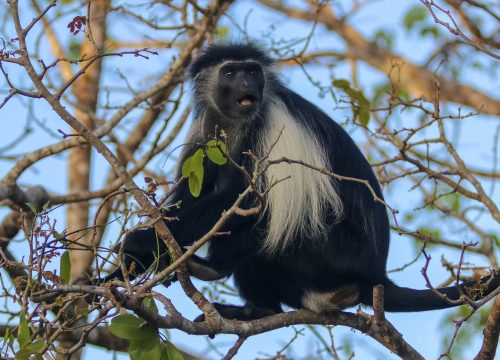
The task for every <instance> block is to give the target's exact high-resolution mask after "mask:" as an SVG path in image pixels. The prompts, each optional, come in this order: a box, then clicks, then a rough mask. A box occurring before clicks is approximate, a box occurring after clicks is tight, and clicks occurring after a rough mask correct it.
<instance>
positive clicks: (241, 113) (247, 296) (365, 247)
mask: <svg viewBox="0 0 500 360" xmlns="http://www.w3.org/2000/svg"><path fill="white" fill-rule="evenodd" d="M190 76H191V78H192V80H193V84H194V100H193V103H194V107H195V121H194V124H193V125H192V128H191V131H190V135H189V136H188V142H189V143H190V145H187V146H186V148H185V149H184V150H183V154H182V156H181V158H180V162H179V163H180V164H181V165H182V163H183V162H184V160H185V159H186V158H187V157H188V156H190V155H192V154H193V153H194V151H196V150H197V149H198V148H199V145H195V144H194V143H199V144H206V142H207V141H208V140H209V139H210V138H211V136H213V134H214V133H215V129H216V128H218V129H219V130H220V129H224V131H225V132H226V133H227V134H228V140H227V145H228V149H229V150H228V151H229V154H230V156H231V157H232V158H233V159H234V161H236V162H237V163H239V164H243V165H244V166H245V167H246V168H247V169H248V170H249V171H251V170H252V166H253V165H252V162H251V161H250V160H249V158H248V157H247V156H244V155H243V154H242V153H243V152H244V151H246V150H251V151H252V152H254V153H256V154H261V155H262V148H261V147H260V148H259V147H258V145H257V144H259V143H261V142H262V139H263V138H264V139H265V138H266V136H268V135H267V134H266V131H267V129H268V123H269V122H270V121H271V120H272V119H271V117H272V116H276V114H278V115H277V116H281V117H282V119H285V120H286V121H288V124H287V123H286V122H285V123H284V126H285V128H286V127H287V126H290V127H293V126H296V127H297V128H299V129H306V130H307V132H308V134H309V136H310V138H311V139H313V140H314V141H316V145H315V148H312V149H302V150H306V151H315V152H321V151H323V152H324V157H325V158H326V161H327V166H328V167H329V168H330V170H331V171H332V172H334V173H337V174H339V175H344V176H349V177H354V178H359V179H364V180H368V182H369V184H370V186H371V187H372V188H373V190H374V191H375V192H376V194H377V196H378V197H379V198H382V193H381V191H380V187H379V184H378V181H377V179H376V177H375V175H374V173H373V171H372V169H371V167H370V165H369V164H368V162H367V160H366V159H365V157H364V156H363V155H362V153H361V152H360V150H359V149H358V147H357V146H356V145H355V143H354V142H353V140H352V139H351V138H350V136H349V135H348V134H347V133H346V132H345V131H344V130H343V129H342V128H341V127H340V126H339V125H338V124H337V123H335V122H334V121H333V120H332V119H331V118H330V117H328V116H327V115H326V114H325V113H323V112H322V111H321V110H320V109H318V108H317V107H316V106H314V105H313V104H311V103H310V102H309V101H307V100H305V99H304V98H302V97H301V96H300V95H298V94H296V93H295V92H293V91H292V90H290V89H289V88H287V87H286V86H284V85H283V84H282V83H281V82H280V80H279V78H278V76H277V75H276V74H275V72H274V69H273V61H272V60H271V58H270V57H269V56H268V55H267V54H266V53H265V52H264V51H262V50H261V49H260V48H258V47H257V46H255V45H251V44H250V45H243V44H229V45H213V46H210V47H208V48H207V49H206V50H205V51H204V52H203V53H202V54H201V55H200V56H199V57H198V58H197V59H196V60H195V61H194V63H193V64H192V65H191V67H190ZM280 109H281V110H280ZM283 109H286V111H283ZM287 114H288V115H287ZM292 125H293V126H292ZM304 131H305V130H304ZM283 136H285V137H286V136H290V137H291V138H290V139H291V140H294V138H293V135H283ZM304 136H305V135H304ZM270 140H271V142H272V139H270ZM285 140H286V139H285ZM295 140H297V138H295ZM279 141H280V140H279ZM289 146H290V148H293V146H294V145H293V144H292V145H289ZM299 150H300V149H299ZM282 156H287V154H282ZM289 166H300V165H289ZM179 168H180V166H179ZM204 168H205V175H204V181H203V187H202V191H201V194H200V196H199V197H198V198H195V197H193V196H192V195H191V193H190V191H189V189H188V184H187V181H182V182H181V183H180V185H179V186H178V187H177V189H176V190H175V192H174V194H173V195H172V197H171V199H170V204H175V203H177V202H179V201H180V207H179V208H178V209H177V208H175V207H172V210H169V213H168V215H169V216H175V217H177V218H178V220H175V221H171V222H168V223H167V225H168V227H169V229H170V230H171V232H172V234H173V235H174V237H175V239H176V240H177V242H178V243H179V244H180V246H181V247H186V246H189V245H190V244H192V243H193V242H194V241H195V240H197V239H198V238H200V237H201V236H202V235H204V234H205V233H206V232H207V231H208V230H209V229H210V228H211V227H212V226H213V225H214V224H215V222H216V221H217V220H218V219H219V218H220V216H221V214H222V212H223V211H224V210H227V209H228V208H229V207H230V206H231V205H232V204H233V202H234V201H235V200H236V198H237V197H238V195H239V194H240V193H241V192H243V190H244V189H245V188H246V187H247V186H248V183H247V181H246V179H245V177H244V176H243V174H242V173H241V172H240V171H239V170H238V169H236V168H235V167H234V166H231V165H229V164H227V165H224V166H219V165H215V164H213V163H212V162H211V161H209V160H208V159H205V160H204ZM300 171H313V170H310V169H306V168H303V170H300ZM179 172H180V171H179ZM314 176H317V177H321V176H325V175H321V174H320V173H315V174H314ZM178 178H180V174H179V175H178ZM275 180H278V179H275ZM328 181H333V180H328ZM291 184H293V183H291ZM330 184H334V185H332V186H333V187H331V189H334V190H335V192H336V194H337V195H338V199H337V200H335V198H334V197H333V198H332V200H331V202H329V203H328V202H327V203H324V204H323V205H322V206H323V210H322V212H320V214H322V215H321V216H322V217H324V219H321V220H323V221H320V222H318V224H319V223H325V224H326V227H325V229H324V230H323V231H319V232H316V233H315V232H314V231H312V232H311V231H307V226H306V221H304V224H301V225H304V226H303V227H302V228H300V229H299V230H297V231H295V232H293V233H292V234H293V236H292V238H287V240H288V241H286V242H283V244H281V243H279V244H278V243H277V240H280V239H279V237H274V240H269V239H270V236H269V235H268V233H267V232H268V231H269V228H268V225H269V224H268V222H269V221H270V220H269V219H270V217H269V215H270V214H269V212H272V211H273V209H275V208H273V207H272V206H270V207H268V208H267V209H266V212H265V214H264V215H263V216H248V217H242V216H237V215H235V216H233V217H232V218H231V219H230V220H229V222H228V223H227V224H226V225H225V227H224V229H223V231H226V232H230V234H226V235H220V236H216V237H214V238H213V239H211V240H210V245H209V251H208V257H207V259H200V258H198V257H194V258H193V259H192V260H191V261H190V263H189V269H190V270H191V272H192V274H193V275H194V276H196V277H199V278H201V279H204V280H211V279H214V278H219V277H223V276H229V275H234V280H235V283H236V285H237V287H238V289H239V291H240V294H241V297H242V298H243V299H244V300H245V301H246V303H247V306H245V307H237V306H227V305H224V306H223V305H218V309H219V310H220V311H221V314H222V315H223V316H226V317H231V318H238V319H253V318H259V317H262V316H265V315H269V314H272V313H274V312H281V311H282V309H281V305H282V304H286V305H289V306H292V307H294V308H303V307H305V308H309V309H311V310H313V311H318V312H331V311H336V310H338V309H339V308H345V307H349V306H353V305H356V304H359V303H361V304H367V305H371V304H372V289H373V286H375V285H377V284H382V285H384V287H385V299H384V301H385V309H386V310H387V311H423V310H432V309H441V308H446V307H450V306H451V305H450V304H449V303H448V302H445V301H444V300H442V299H441V298H440V297H438V296H436V295H435V294H433V293H432V292H431V290H413V289H408V288H403V287H399V286H397V285H395V284H394V283H393V282H391V281H390V280H389V279H388V278H387V275H386V260H387V255H388V249H389V221H388V216H387V211H386V209H385V207H384V206H383V205H382V204H381V203H380V202H376V201H374V198H373V196H372V195H371V193H370V191H369V190H368V188H367V187H366V186H365V185H363V184H360V183H357V182H353V181H337V182H336V183H330ZM302 185H305V186H307V184H302ZM276 186H284V187H287V191H288V192H289V194H292V192H294V191H299V190H298V189H294V188H293V186H292V185H287V181H284V182H283V183H281V184H278V185H276ZM331 189H330V190H331ZM273 191H275V190H274V189H272V190H271V192H273ZM322 191H324V190H319V189H318V192H319V193H320V195H321V194H322ZM329 196H332V195H331V194H330V195H329ZM310 197H312V195H309V198H307V197H306V198H305V200H303V201H304V202H305V203H304V204H302V205H304V206H303V207H301V208H300V207H299V208H297V209H293V210H292V211H304V210H305V211H304V214H305V213H306V212H307V207H308V205H307V204H309V202H311V203H312V201H313V200H311V199H310ZM255 201H256V199H255V198H251V197H249V198H247V199H246V200H245V201H244V204H243V205H242V207H243V208H249V207H252V206H254V205H255ZM275 201H278V202H279V201H281V200H280V199H279V198H277V199H275ZM336 202H337V203H338V204H337V205H338V206H339V207H340V208H341V211H340V213H339V211H338V209H337V210H335V209H334V207H335V204H336ZM298 204H299V205H301V203H298ZM324 207H326V208H324ZM304 216H305V215H304ZM281 221H282V222H284V223H286V220H281ZM311 221H312V222H313V223H314V219H312V220H311ZM292 225H293V224H292ZM283 230H284V233H286V231H285V230H286V229H283ZM273 241H274V242H273ZM280 241H281V240H280ZM157 244H159V249H158V248H157ZM125 253H126V254H129V255H131V256H125V258H124V261H125V264H126V266H127V267H128V266H130V264H131V262H132V258H133V259H136V260H137V263H138V266H139V268H140V264H142V265H143V266H144V268H142V269H138V270H141V271H144V269H145V268H148V267H149V266H150V265H151V264H152V263H153V261H154V259H155V256H156V255H153V254H157V253H160V254H163V255H164V256H163V258H162V260H161V261H160V264H159V267H160V268H162V267H164V266H165V264H167V263H168V261H166V260H168V255H166V249H165V247H164V245H163V242H162V241H158V240H157V237H156V235H155V231H154V229H152V228H151V229H146V230H141V231H137V232H134V233H132V234H131V235H129V236H128V237H127V239H126V240H125ZM136 270H137V269H136ZM141 271H139V272H141ZM114 277H118V278H122V274H121V272H120V270H119V269H118V270H117V271H115V272H114V273H112V274H111V275H109V276H108V277H107V278H106V279H110V278H114ZM482 283H487V285H485V286H484V289H482V292H481V295H482V296H485V295H487V294H488V293H490V292H491V291H493V290H494V289H495V288H496V287H498V285H499V276H495V277H494V278H492V279H490V277H487V278H485V279H482ZM477 285H478V284H476V283H475V282H470V283H465V284H462V285H461V286H460V287H461V291H464V292H466V293H467V289H466V288H468V287H474V286H476V287H477ZM439 291H440V292H441V293H443V294H446V295H447V296H448V298H450V299H457V298H458V297H459V291H458V289H457V288H456V287H449V288H445V289H440V290H439Z"/></svg>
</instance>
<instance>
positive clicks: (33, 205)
mask: <svg viewBox="0 0 500 360" xmlns="http://www.w3.org/2000/svg"><path fill="white" fill-rule="evenodd" d="M26 206H27V207H29V208H30V210H31V212H32V213H33V214H37V213H38V211H36V206H35V204H33V203H29V202H27V203H26Z"/></svg>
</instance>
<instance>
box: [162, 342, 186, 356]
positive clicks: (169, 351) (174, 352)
mask: <svg viewBox="0 0 500 360" xmlns="http://www.w3.org/2000/svg"><path fill="white" fill-rule="evenodd" d="M183 359H184V356H183V355H182V353H181V352H180V350H179V349H177V348H176V347H175V346H174V345H173V344H172V343H171V342H170V341H167V342H166V343H165V346H163V350H162V352H161V359H160V360H183Z"/></svg>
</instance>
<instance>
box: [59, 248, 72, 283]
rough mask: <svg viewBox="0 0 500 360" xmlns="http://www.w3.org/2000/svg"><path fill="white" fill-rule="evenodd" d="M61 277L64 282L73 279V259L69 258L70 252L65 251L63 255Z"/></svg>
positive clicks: (60, 267) (60, 268) (60, 266)
mask: <svg viewBox="0 0 500 360" xmlns="http://www.w3.org/2000/svg"><path fill="white" fill-rule="evenodd" d="M59 277H60V278H61V281H62V282H63V284H69V281H70V280H71V260H70V258H69V252H68V251H65V252H64V253H63V254H62V255H61V260H60V263H59Z"/></svg>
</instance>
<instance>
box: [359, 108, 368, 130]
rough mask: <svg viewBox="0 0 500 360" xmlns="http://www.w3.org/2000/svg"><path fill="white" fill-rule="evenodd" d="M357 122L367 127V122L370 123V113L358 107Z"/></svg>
mask: <svg viewBox="0 0 500 360" xmlns="http://www.w3.org/2000/svg"><path fill="white" fill-rule="evenodd" d="M358 115H359V122H360V124H361V125H363V126H365V127H366V126H368V122H369V121H370V112H369V111H368V109H367V108H364V107H360V108H359V114H358Z"/></svg>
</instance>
